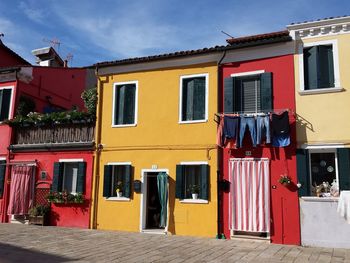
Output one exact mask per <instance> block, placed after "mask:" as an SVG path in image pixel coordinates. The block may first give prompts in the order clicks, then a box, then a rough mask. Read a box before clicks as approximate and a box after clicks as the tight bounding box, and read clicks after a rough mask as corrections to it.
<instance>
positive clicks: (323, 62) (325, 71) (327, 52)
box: [317, 46, 334, 88]
mask: <svg viewBox="0 0 350 263" xmlns="http://www.w3.org/2000/svg"><path fill="white" fill-rule="evenodd" d="M317 48H318V61H317V65H318V75H317V77H318V88H330V87H334V65H333V48H332V46H318V47H317Z"/></svg>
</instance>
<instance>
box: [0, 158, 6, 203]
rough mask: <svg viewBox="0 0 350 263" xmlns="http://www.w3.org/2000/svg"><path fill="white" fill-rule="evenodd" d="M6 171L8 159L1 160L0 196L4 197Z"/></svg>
mask: <svg viewBox="0 0 350 263" xmlns="http://www.w3.org/2000/svg"><path fill="white" fill-rule="evenodd" d="M5 171H6V161H5V160H0V198H2V196H3V193H4V183H5Z"/></svg>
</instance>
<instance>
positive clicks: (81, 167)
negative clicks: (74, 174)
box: [77, 162, 86, 193]
mask: <svg viewBox="0 0 350 263" xmlns="http://www.w3.org/2000/svg"><path fill="white" fill-rule="evenodd" d="M85 177H86V162H79V163H78V178H77V192H78V193H84V192H85Z"/></svg>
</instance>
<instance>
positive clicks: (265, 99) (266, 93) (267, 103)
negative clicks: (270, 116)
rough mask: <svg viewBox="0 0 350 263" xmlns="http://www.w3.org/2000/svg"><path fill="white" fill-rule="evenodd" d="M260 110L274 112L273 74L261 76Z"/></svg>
mask: <svg viewBox="0 0 350 263" xmlns="http://www.w3.org/2000/svg"><path fill="white" fill-rule="evenodd" d="M260 108H261V110H262V111H271V110H273V105H272V73H271V72H266V73H263V74H261V83H260Z"/></svg>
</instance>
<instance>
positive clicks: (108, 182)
mask: <svg viewBox="0 0 350 263" xmlns="http://www.w3.org/2000/svg"><path fill="white" fill-rule="evenodd" d="M112 170H113V165H105V166H104V174H103V196H104V197H110V196H111V194H112V193H111V187H112Z"/></svg>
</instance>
